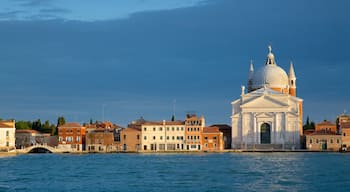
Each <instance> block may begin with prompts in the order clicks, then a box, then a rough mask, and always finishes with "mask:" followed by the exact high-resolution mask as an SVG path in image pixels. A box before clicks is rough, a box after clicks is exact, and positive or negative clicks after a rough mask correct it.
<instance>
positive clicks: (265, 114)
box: [256, 113, 274, 118]
mask: <svg viewBox="0 0 350 192" xmlns="http://www.w3.org/2000/svg"><path fill="white" fill-rule="evenodd" d="M256 117H258V118H268V117H274V114H273V113H257V114H256Z"/></svg>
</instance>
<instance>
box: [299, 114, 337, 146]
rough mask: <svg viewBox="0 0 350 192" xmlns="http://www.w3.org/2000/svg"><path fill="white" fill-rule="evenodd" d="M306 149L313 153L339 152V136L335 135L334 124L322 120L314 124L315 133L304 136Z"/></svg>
mask: <svg viewBox="0 0 350 192" xmlns="http://www.w3.org/2000/svg"><path fill="white" fill-rule="evenodd" d="M305 138H306V149H308V150H313V151H323V150H328V151H339V150H340V148H341V139H342V137H341V135H340V134H337V129H336V124H335V123H332V122H330V121H327V120H324V121H322V122H320V123H318V124H316V127H315V131H314V132H313V133H311V134H308V135H305Z"/></svg>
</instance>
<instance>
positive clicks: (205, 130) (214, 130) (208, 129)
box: [203, 127, 220, 133]
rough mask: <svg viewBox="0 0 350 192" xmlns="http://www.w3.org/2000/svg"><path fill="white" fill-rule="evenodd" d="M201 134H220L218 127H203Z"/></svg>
mask: <svg viewBox="0 0 350 192" xmlns="http://www.w3.org/2000/svg"><path fill="white" fill-rule="evenodd" d="M203 133H220V131H219V127H204V128H203Z"/></svg>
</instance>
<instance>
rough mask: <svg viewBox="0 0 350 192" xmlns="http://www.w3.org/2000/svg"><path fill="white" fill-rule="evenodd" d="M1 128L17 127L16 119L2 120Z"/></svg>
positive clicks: (0, 122)
mask: <svg viewBox="0 0 350 192" xmlns="http://www.w3.org/2000/svg"><path fill="white" fill-rule="evenodd" d="M0 128H15V122H14V121H0Z"/></svg>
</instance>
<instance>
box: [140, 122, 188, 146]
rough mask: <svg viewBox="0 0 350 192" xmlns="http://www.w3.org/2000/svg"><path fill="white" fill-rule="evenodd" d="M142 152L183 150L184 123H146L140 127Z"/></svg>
mask: <svg viewBox="0 0 350 192" xmlns="http://www.w3.org/2000/svg"><path fill="white" fill-rule="evenodd" d="M141 127H142V128H141V136H142V138H141V146H142V150H143V151H176V150H184V149H185V122H184V121H165V120H163V121H160V122H159V121H154V122H151V121H146V122H144V123H143V124H142V126H141Z"/></svg>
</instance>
